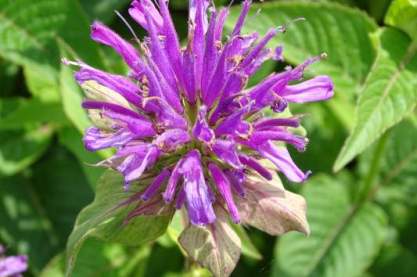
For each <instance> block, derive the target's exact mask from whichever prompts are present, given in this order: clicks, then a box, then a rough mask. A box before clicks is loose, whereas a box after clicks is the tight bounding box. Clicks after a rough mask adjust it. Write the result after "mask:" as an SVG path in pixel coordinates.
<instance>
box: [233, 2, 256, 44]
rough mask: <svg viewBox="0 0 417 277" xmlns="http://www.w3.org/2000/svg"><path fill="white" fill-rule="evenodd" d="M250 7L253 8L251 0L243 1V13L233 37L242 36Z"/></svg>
mask: <svg viewBox="0 0 417 277" xmlns="http://www.w3.org/2000/svg"><path fill="white" fill-rule="evenodd" d="M250 6H251V1H250V0H244V1H243V4H242V11H241V12H240V15H239V18H238V20H237V21H236V25H235V27H234V29H233V31H232V34H231V37H234V36H237V35H239V34H240V30H241V29H242V27H243V24H244V23H245V19H246V16H247V15H248V12H249V9H250Z"/></svg>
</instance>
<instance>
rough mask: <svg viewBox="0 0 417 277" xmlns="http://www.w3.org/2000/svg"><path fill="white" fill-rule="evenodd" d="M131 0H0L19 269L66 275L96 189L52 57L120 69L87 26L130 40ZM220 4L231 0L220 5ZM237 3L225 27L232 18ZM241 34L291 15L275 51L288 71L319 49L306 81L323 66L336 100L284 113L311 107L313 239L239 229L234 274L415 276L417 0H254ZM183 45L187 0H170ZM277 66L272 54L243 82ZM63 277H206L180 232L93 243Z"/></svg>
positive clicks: (12, 245)
mask: <svg viewBox="0 0 417 277" xmlns="http://www.w3.org/2000/svg"><path fill="white" fill-rule="evenodd" d="M129 2H130V1H129V0H56V1H51V0H36V1H33V0H0V198H1V202H0V206H1V207H0V242H1V244H4V245H6V246H7V248H8V249H9V251H10V253H26V254H28V255H29V260H30V270H29V273H28V274H27V275H28V276H42V277H47V276H51V277H52V276H63V274H64V268H65V245H66V241H67V238H68V235H69V233H70V232H71V229H72V226H73V224H74V221H75V218H76V216H77V214H78V213H79V211H80V210H81V209H82V208H83V207H84V206H85V205H87V204H88V203H90V202H91V201H92V199H93V197H94V187H95V184H96V181H97V178H98V177H99V176H100V175H101V174H102V169H99V168H96V167H91V166H89V164H92V163H95V162H97V161H98V160H100V159H101V158H102V157H105V156H106V153H105V152H103V153H98V154H96V153H89V152H87V151H85V150H84V148H83V146H82V143H81V136H82V132H83V130H84V128H85V127H86V126H88V125H89V122H88V119H87V117H86V114H85V113H84V111H83V110H82V109H81V107H80V103H81V99H82V92H81V91H80V89H79V88H78V86H77V85H76V84H75V82H74V80H73V76H72V74H73V72H72V70H71V69H70V68H67V67H65V66H63V65H62V64H61V63H60V59H61V57H67V58H70V59H77V58H79V59H82V60H84V61H86V62H87V63H89V64H91V65H93V66H96V67H99V68H102V69H105V70H107V71H111V72H116V73H125V72H126V71H127V68H126V67H125V66H124V65H123V63H122V62H121V60H120V59H119V58H118V57H117V55H116V54H115V53H114V52H112V50H110V49H108V48H106V47H102V46H99V45H96V44H94V43H93V42H92V41H91V40H90V39H89V24H90V23H91V22H92V21H93V20H95V19H99V20H100V21H103V22H105V23H106V24H109V25H110V26H111V27H112V28H113V29H115V30H117V31H118V32H119V33H120V34H122V36H124V37H125V38H131V34H130V33H129V31H128V29H127V28H126V26H125V25H124V24H123V22H122V21H121V20H120V19H119V18H118V17H117V16H116V15H115V13H114V10H118V11H120V12H121V13H122V14H123V15H124V16H125V17H126V18H127V20H128V21H129V22H130V23H132V25H133V26H135V27H134V28H135V31H136V32H137V34H138V35H140V36H142V35H144V32H143V31H142V30H140V28H139V27H137V26H136V25H135V24H134V23H133V22H132V21H131V20H130V19H128V16H127V8H128V5H129ZM215 2H216V4H217V5H228V4H229V3H228V2H227V1H222V0H218V1H215ZM238 2H239V1H235V3H234V6H233V8H232V12H231V16H230V18H229V19H230V20H229V23H228V26H229V27H230V26H232V25H231V24H233V21H234V19H235V18H236V17H237V15H238V12H239V3H238ZM263 2H264V3H259V4H256V5H255V6H254V7H253V9H252V14H251V15H250V18H249V20H248V24H247V25H246V31H255V30H256V31H258V32H260V33H264V32H265V31H266V30H267V28H269V27H270V26H278V25H281V24H286V23H288V22H290V21H291V20H292V19H294V18H298V17H304V18H305V19H306V20H305V21H303V22H297V23H294V24H290V25H289V27H288V31H287V32H286V33H285V34H283V35H280V36H279V37H278V38H276V39H275V40H274V41H273V43H274V44H281V43H282V44H283V45H284V56H285V58H286V62H288V63H289V64H298V63H301V62H302V61H304V60H305V59H306V58H308V57H311V56H314V55H318V54H320V53H322V52H326V53H327V55H328V58H327V60H325V61H323V62H320V63H318V64H316V65H314V66H312V67H311V69H310V70H308V72H307V75H310V76H312V75H317V74H328V75H330V76H331V77H332V78H333V79H334V82H335V90H336V96H335V97H334V99H332V100H331V101H329V102H326V103H318V104H309V105H303V106H297V105H294V106H292V107H291V108H292V110H293V112H295V113H302V114H305V116H304V119H303V122H304V127H305V129H306V130H307V132H308V136H309V138H310V141H311V143H310V146H309V148H308V150H307V151H306V152H305V153H303V154H298V153H293V155H294V156H295V159H296V160H297V162H298V164H299V165H300V167H301V168H304V169H311V170H312V171H313V173H314V175H313V177H312V178H311V180H310V181H308V182H307V183H306V184H303V185H294V184H290V183H286V187H287V188H288V189H290V190H293V191H297V192H300V193H301V194H303V195H304V196H305V197H306V198H307V202H308V205H309V209H308V218H309V222H310V224H311V229H312V234H311V236H310V237H308V238H307V237H304V236H303V235H301V234H297V233H290V234H287V235H284V236H282V237H280V238H275V237H270V236H268V235H266V234H264V233H261V232H259V231H257V230H255V229H249V230H248V234H249V236H246V235H245V234H242V236H243V237H244V239H243V242H244V251H243V252H244V253H243V256H242V258H241V260H240V262H239V264H238V266H237V268H236V270H235V272H234V273H233V276H296V277H299V276H336V277H338V276H415V273H416V272H417V236H416V235H415V230H416V228H417V114H416V112H415V105H416V103H417V57H416V51H417V44H416V41H417V1H415V0H394V1H391V0H378V1H374V0H337V1H330V0H329V1H324V0H323V1H319V0H317V1H313V0H311V1H263ZM171 8H172V13H173V18H174V21H175V24H176V26H177V28H178V31H179V33H180V35H181V37H182V38H183V39H184V38H186V32H187V29H186V26H187V25H186V24H187V21H186V20H187V11H186V10H187V2H186V1H185V0H171ZM283 66H285V64H276V63H274V62H269V63H267V64H266V65H265V66H264V68H263V69H262V70H261V71H260V72H259V73H258V74H257V76H256V77H255V78H254V80H251V83H252V84H253V83H255V82H256V80H259V78H261V77H263V76H265V75H267V74H269V73H270V72H271V71H272V70H274V69H280V68H283ZM72 275H73V276H81V277H84V276H167V277H171V276H172V277H174V276H208V273H207V272H206V271H204V270H201V269H198V268H194V267H193V266H190V265H189V264H187V262H186V261H185V259H184V258H183V255H182V253H181V252H180V250H178V247H177V246H176V242H175V236H172V235H169V234H168V235H164V236H162V237H161V238H160V239H158V241H157V242H155V243H153V244H151V245H143V246H142V247H138V248H132V247H125V246H123V245H121V244H117V243H108V242H107V243H104V242H102V241H99V240H88V241H87V243H86V244H85V245H84V246H83V248H82V249H81V251H80V253H79V258H78V260H77V263H76V265H75V269H74V272H73V274H72Z"/></svg>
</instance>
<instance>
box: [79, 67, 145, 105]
mask: <svg viewBox="0 0 417 277" xmlns="http://www.w3.org/2000/svg"><path fill="white" fill-rule="evenodd" d="M75 79H76V80H77V81H78V83H80V84H82V83H84V82H86V81H91V80H93V81H96V82H98V83H99V84H101V85H102V86H105V87H107V88H109V89H111V90H112V91H114V92H117V93H119V94H120V95H121V96H123V97H124V98H125V99H126V100H127V101H129V102H130V103H132V104H133V105H135V106H136V107H142V97H141V95H142V92H141V91H140V90H139V87H138V86H137V85H135V84H134V83H133V82H132V81H130V80H129V79H128V78H126V77H124V76H120V75H114V74H110V73H107V72H103V71H101V70H98V69H94V68H92V67H82V68H81V70H80V71H78V72H77V73H76V74H75Z"/></svg>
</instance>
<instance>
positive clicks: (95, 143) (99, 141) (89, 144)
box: [83, 127, 135, 151]
mask: <svg viewBox="0 0 417 277" xmlns="http://www.w3.org/2000/svg"><path fill="white" fill-rule="evenodd" d="M134 138H135V135H134V134H132V132H130V131H128V130H124V129H120V130H119V131H117V132H112V133H106V132H105V131H102V130H100V129H98V128H95V127H91V128H88V129H87V130H86V132H85V135H84V137H83V142H84V146H85V148H86V149H87V150H88V151H97V150H100V149H104V148H108V147H116V148H118V147H122V146H123V145H125V144H126V143H128V142H129V141H131V140H133V139H134Z"/></svg>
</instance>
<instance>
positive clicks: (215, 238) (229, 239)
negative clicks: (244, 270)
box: [178, 209, 241, 277]
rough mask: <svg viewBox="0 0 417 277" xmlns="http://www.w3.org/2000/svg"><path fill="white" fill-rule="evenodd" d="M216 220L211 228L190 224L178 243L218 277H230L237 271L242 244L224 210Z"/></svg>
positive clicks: (217, 211) (218, 211)
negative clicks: (235, 269)
mask: <svg viewBox="0 0 417 277" xmlns="http://www.w3.org/2000/svg"><path fill="white" fill-rule="evenodd" d="M216 215H217V219H216V221H215V222H214V223H213V224H211V225H208V226H196V225H192V224H190V225H189V226H188V227H187V228H185V230H184V231H183V232H182V234H181V235H180V237H179V239H178V240H179V243H180V244H181V246H182V247H183V248H184V250H185V251H186V252H187V254H188V255H189V256H190V258H191V259H192V260H194V261H196V262H197V263H199V264H200V265H202V266H204V267H205V268H207V269H209V270H210V271H211V273H213V275H214V276H216V277H227V276H229V275H230V274H231V273H232V271H233V269H234V268H235V266H236V264H237V262H238V260H239V257H240V252H241V241H240V239H239V237H238V235H237V234H236V233H235V232H234V231H233V229H232V227H231V226H230V225H229V223H228V222H227V216H226V215H225V214H224V212H223V211H221V209H217V210H216Z"/></svg>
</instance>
